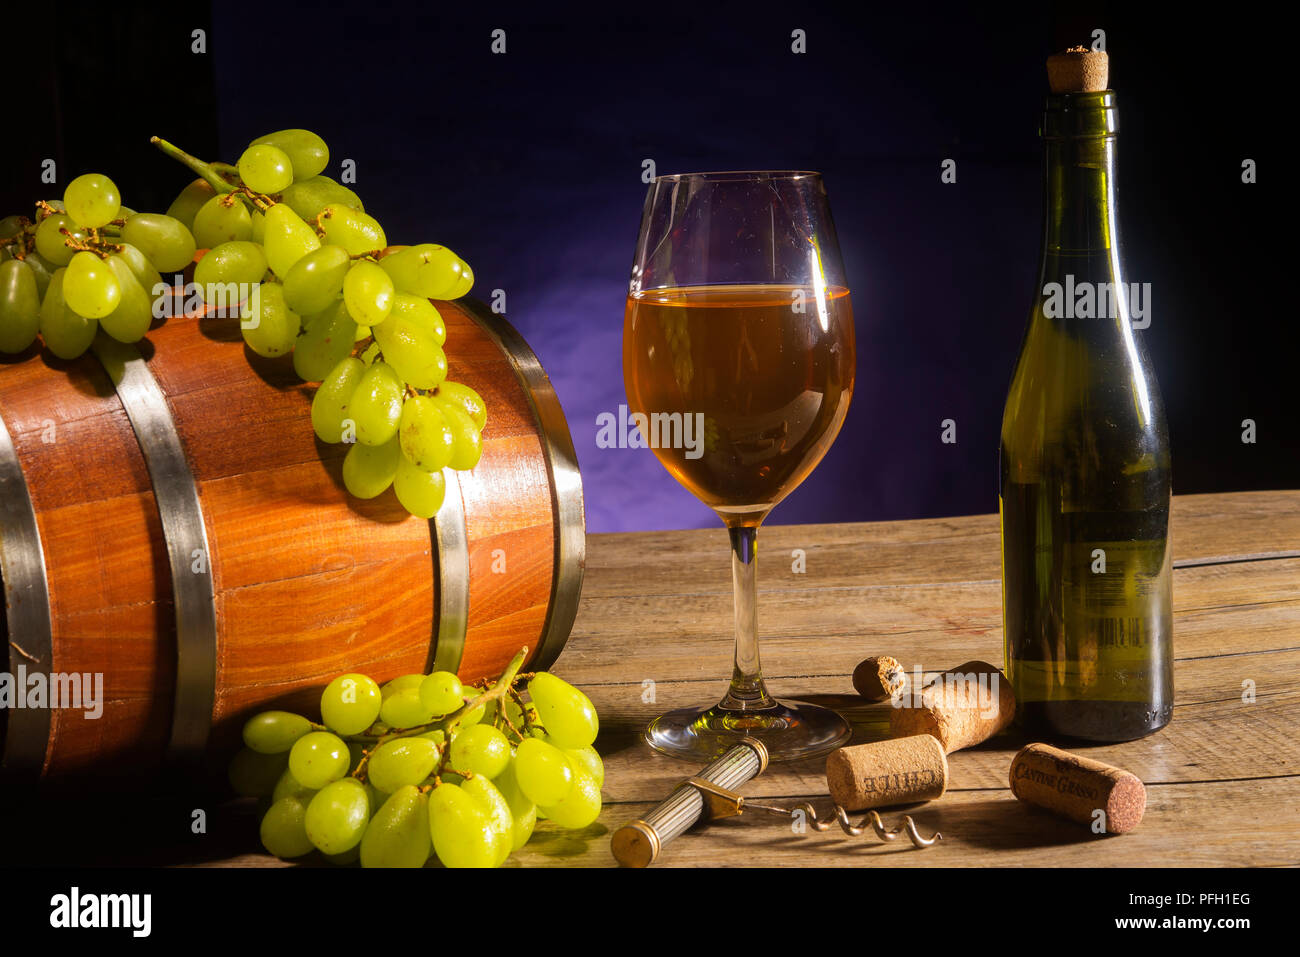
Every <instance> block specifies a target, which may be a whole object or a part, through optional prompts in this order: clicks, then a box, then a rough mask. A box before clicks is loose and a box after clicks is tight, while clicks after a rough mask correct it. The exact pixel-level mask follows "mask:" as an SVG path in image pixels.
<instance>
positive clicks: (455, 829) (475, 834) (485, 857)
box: [429, 783, 499, 867]
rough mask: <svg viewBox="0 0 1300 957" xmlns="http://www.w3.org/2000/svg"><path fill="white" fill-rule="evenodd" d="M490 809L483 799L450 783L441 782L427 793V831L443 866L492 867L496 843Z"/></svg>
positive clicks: (494, 859)
mask: <svg viewBox="0 0 1300 957" xmlns="http://www.w3.org/2000/svg"><path fill="white" fill-rule="evenodd" d="M490 813H491V812H490V811H489V809H488V808H487V807H485V806H484V804H483V802H482V801H481V800H480V799H478V798H476V797H474V796H473V795H470V794H466V793H465V792H464V791H463V790H461V789H460V788H459V787H457V786H456V785H454V784H446V783H443V784H441V785H439V786H438V787H436V788H434V789H433V791H432V793H430V794H429V834H430V836H431V837H432V838H433V850H434V852H435V853H436V854H437V855H438V860H440V861H442V863H443V865H444V866H445V867H495V866H496V863H497V861H496V858H497V853H498V851H499V846H498V842H497V841H496V840H495V839H494V838H493V836H492V831H491V820H490V816H489V815H490Z"/></svg>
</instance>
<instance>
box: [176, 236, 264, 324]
mask: <svg viewBox="0 0 1300 957" xmlns="http://www.w3.org/2000/svg"><path fill="white" fill-rule="evenodd" d="M265 275H266V254H265V253H263V252H262V247H261V246H259V245H257V243H252V242H248V241H246V240H236V241H234V242H229V243H222V244H221V245H220V246H217V247H216V248H215V249H209V250H208V251H207V253H205V254H204V256H203V258H202V259H200V260H199V264H198V265H197V266H195V267H194V282H195V283H196V284H197V285H198V287H199V290H200V292H201V293H202V295H203V299H204V301H205V302H207V303H208V304H209V305H219V306H221V307H222V308H223V310H224V309H225V308H226V307H228V306H233V305H235V304H237V303H239V302H242V301H244V299H245V296H244V295H243V293H242V291H241V289H240V287H248V286H253V285H256V284H257V283H259V282H261V281H262V277H263V276H265ZM217 287H221V288H217ZM232 287H233V288H232Z"/></svg>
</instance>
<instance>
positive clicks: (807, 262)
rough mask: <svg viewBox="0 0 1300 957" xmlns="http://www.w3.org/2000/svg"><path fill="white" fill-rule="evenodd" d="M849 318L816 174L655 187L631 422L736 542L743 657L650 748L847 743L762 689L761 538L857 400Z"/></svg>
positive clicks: (634, 330)
mask: <svg viewBox="0 0 1300 957" xmlns="http://www.w3.org/2000/svg"><path fill="white" fill-rule="evenodd" d="M853 338H854V337H853V309H852V306H851V305H850V303H849V290H848V286H847V284H846V282H845V279H844V266H843V263H842V262H841V261H840V250H839V243H838V241H837V240H836V238H835V227H834V225H833V224H832V222H831V215H830V208H829V206H828V204H827V199H826V189H825V187H824V185H823V183H822V178H821V176H820V174H818V173H811V172H802V171H787V170H781V171H745V172H721V173H691V174H685V175H677V176H660V177H658V178H657V179H655V180H654V182H653V183H651V185H650V190H649V194H648V195H647V197H646V202H645V209H644V211H643V213H642V217H641V230H640V234H639V236H638V238H637V244H636V256H635V259H634V261H633V265H632V279H631V283H630V285H629V288H628V297H627V310H626V314H625V318H624V324H623V378H624V383H625V386H626V389H627V399H628V406H629V408H630V410H631V412H632V414H633V416H634V419H633V421H634V422H636V423H637V425H638V427H639V428H640V429H641V431H642V433H643V438H644V439H645V440H646V441H647V442H648V443H649V444H650V446H651V447H652V448H653V449H654V453H655V455H656V456H657V457H658V458H659V461H660V462H661V463H663V465H664V467H665V468H667V469H668V471H669V472H670V473H671V474H672V475H673V477H674V478H676V479H677V481H679V482H681V484H682V485H684V486H686V488H687V489H689V490H690V491H691V492H692V493H693V494H694V495H695V496H696V497H697V498H699V499H700V500H701V501H702V502H704V503H705V504H706V505H708V506H710V507H711V508H712V509H713V510H714V511H715V512H717V513H718V516H719V517H720V518H721V519H722V521H723V523H724V524H725V525H726V526H727V529H728V532H729V533H730V536H731V556H732V558H731V567H732V578H733V583H734V587H735V610H736V651H735V667H734V670H733V672H732V677H731V687H730V689H729V690H728V691H727V694H726V696H725V697H723V699H722V700H721V701H720V702H719V703H718V704H716V705H713V706H711V707H698V708H687V709H681V710H677V711H672V712H670V713H668V714H665V715H662V716H661V717H659V718H657V719H655V720H654V721H653V722H652V723H651V724H650V726H649V727H648V728H647V729H646V733H645V734H646V739H647V740H648V741H649V743H650V745H651V746H652V747H654V748H656V749H658V750H660V751H663V752H665V753H668V754H672V755H675V756H678V757H689V758H692V759H704V760H709V759H712V758H714V757H717V756H718V755H720V754H722V753H723V752H725V751H726V750H727V749H728V748H729V747H730V746H731V745H733V744H734V743H735V741H736V739H737V738H739V737H741V736H744V735H750V736H756V737H758V738H760V739H761V740H762V741H763V743H764V745H765V746H766V747H767V750H768V753H769V755H770V757H771V759H772V760H792V759H796V758H805V757H811V756H813V755H818V754H824V753H826V752H828V751H831V750H833V749H834V748H836V747H838V746H839V745H841V744H843V743H844V742H845V741H847V740H848V738H849V734H850V731H849V726H848V724H847V723H846V722H845V721H844V719H843V718H841V717H840V716H839V715H838V714H836V713H835V712H833V711H829V710H827V709H825V708H820V707H816V706H813V705H807V704H793V703H788V702H783V701H778V700H776V699H775V698H773V697H772V696H771V695H769V694H768V692H767V689H766V687H765V686H764V683H763V674H762V668H761V666H760V664H759V655H758V614H757V611H758V610H757V605H756V601H755V599H756V595H755V588H756V585H755V572H756V562H757V535H758V527H759V525H761V524H762V522H763V519H764V518H766V517H767V514H768V513H769V512H770V511H771V510H772V508H773V507H774V506H775V505H776V504H777V503H778V502H780V501H781V500H782V499H783V498H785V497H786V496H787V495H788V494H790V492H792V491H793V490H794V488H795V487H796V486H797V485H798V484H799V483H800V482H802V481H803V480H804V478H805V477H807V475H808V474H809V473H810V472H811V471H812V470H813V468H815V467H816V465H817V463H818V462H820V461H821V458H822V456H823V455H824V454H825V453H826V450H827V449H828V448H829V447H830V444H831V442H833V441H834V439H835V436H836V434H837V433H838V432H839V430H840V425H841V424H842V423H843V421H844V416H845V413H846V412H847V411H848V407H849V399H850V396H851V395H852V392H853V374H854V350H853Z"/></svg>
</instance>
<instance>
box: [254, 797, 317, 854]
mask: <svg viewBox="0 0 1300 957" xmlns="http://www.w3.org/2000/svg"><path fill="white" fill-rule="evenodd" d="M306 821H307V805H306V804H304V803H303V801H302V798H300V797H297V796H294V795H290V796H288V797H282V798H280V799H279V800H278V801H276V802H275V803H273V804H272V805H271V806H270V808H268V809H267V812H266V815H265V816H264V817H263V818H262V827H261V838H262V846H263V847H265V848H266V849H267V850H268V851H270V852H271V853H272V854H274V855H275V856H276V857H282V858H286V859H287V858H292V857H302V856H303V855H304V854H310V853H311V851H312V842H311V841H310V840H308V838H307V825H306Z"/></svg>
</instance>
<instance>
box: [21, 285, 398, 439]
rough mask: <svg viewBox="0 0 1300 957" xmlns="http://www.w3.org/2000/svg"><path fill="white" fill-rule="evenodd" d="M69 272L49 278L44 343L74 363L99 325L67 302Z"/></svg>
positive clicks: (43, 305)
mask: <svg viewBox="0 0 1300 957" xmlns="http://www.w3.org/2000/svg"><path fill="white" fill-rule="evenodd" d="M67 271H68V270H67V269H60V270H58V271H57V272H55V274H54V275H53V276H51V277H50V288H49V289H48V290H46V292H45V300H44V301H43V302H42V303H41V340H42V341H43V342H44V343H45V348H47V349H49V350H50V351H51V352H52V353H54V354H55V355H56V356H58V357H59V358H60V359H75V358H77V356H79V355H81V354H82V353H83V352H85V351H86V350H87V349H89V348H90V343H91V342H92V341H93V340H94V338H95V332H96V331H97V330H98V329H99V323H98V322H97V321H95V320H94V319H88V318H86V317H85V316H81V315H78V314H77V313H75V312H73V311H72V310H71V309H69V308H68V304H67V303H66V302H64V300H63V276H64V274H65V273H67ZM399 454H400V453H399Z"/></svg>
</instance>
